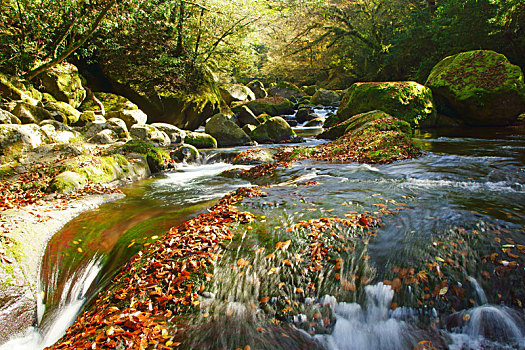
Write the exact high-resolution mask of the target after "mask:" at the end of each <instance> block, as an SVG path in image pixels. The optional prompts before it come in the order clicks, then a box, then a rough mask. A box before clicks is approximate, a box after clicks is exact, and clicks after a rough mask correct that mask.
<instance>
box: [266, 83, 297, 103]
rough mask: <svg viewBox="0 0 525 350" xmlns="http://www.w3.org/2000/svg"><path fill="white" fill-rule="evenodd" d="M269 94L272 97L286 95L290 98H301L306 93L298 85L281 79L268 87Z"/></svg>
mask: <svg viewBox="0 0 525 350" xmlns="http://www.w3.org/2000/svg"><path fill="white" fill-rule="evenodd" d="M268 95H269V96H271V97H284V98H286V99H288V100H290V99H292V97H294V98H296V99H297V98H300V97H303V96H305V95H306V94H305V93H304V92H303V91H302V90H301V89H300V88H299V87H297V85H295V84H292V83H289V82H287V81H281V82H279V83H277V84H275V85H274V86H272V87H270V88H269V89H268Z"/></svg>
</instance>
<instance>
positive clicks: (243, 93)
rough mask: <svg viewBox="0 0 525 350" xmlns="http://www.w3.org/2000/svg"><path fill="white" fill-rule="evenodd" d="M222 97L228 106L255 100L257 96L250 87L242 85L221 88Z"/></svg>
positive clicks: (226, 85)
mask: <svg viewBox="0 0 525 350" xmlns="http://www.w3.org/2000/svg"><path fill="white" fill-rule="evenodd" d="M219 90H220V92H221V96H222V98H223V99H224V102H226V104H228V105H230V104H231V103H232V102H237V101H241V102H243V101H252V100H255V94H254V93H253V91H252V90H250V88H249V87H247V86H244V85H241V84H225V85H222V86H221V87H220V88H219Z"/></svg>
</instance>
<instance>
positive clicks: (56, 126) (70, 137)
mask: <svg viewBox="0 0 525 350" xmlns="http://www.w3.org/2000/svg"><path fill="white" fill-rule="evenodd" d="M40 129H41V130H42V131H43V132H45V133H46V135H47V136H48V137H49V138H50V139H51V140H52V141H53V142H57V143H68V144H70V143H75V142H80V141H82V140H83V138H82V136H81V135H80V133H79V132H78V131H75V130H73V129H72V128H71V127H69V126H67V125H66V124H63V123H61V122H59V121H56V120H44V121H43V122H42V123H40Z"/></svg>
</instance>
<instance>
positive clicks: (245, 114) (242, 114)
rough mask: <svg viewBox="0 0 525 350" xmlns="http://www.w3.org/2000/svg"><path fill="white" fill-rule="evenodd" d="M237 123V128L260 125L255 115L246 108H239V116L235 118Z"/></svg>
mask: <svg viewBox="0 0 525 350" xmlns="http://www.w3.org/2000/svg"><path fill="white" fill-rule="evenodd" d="M237 122H238V124H239V126H241V127H243V126H244V125H247V124H251V125H259V124H261V123H260V122H259V121H258V120H257V117H256V116H255V114H253V112H252V111H251V110H250V108H248V107H247V106H241V108H240V111H239V115H238V116H237Z"/></svg>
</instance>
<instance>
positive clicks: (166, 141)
mask: <svg viewBox="0 0 525 350" xmlns="http://www.w3.org/2000/svg"><path fill="white" fill-rule="evenodd" d="M130 134H131V137H134V138H137V139H139V140H142V141H146V142H149V143H151V144H153V145H156V146H162V147H167V146H169V145H170V144H171V139H170V138H169V136H168V135H167V134H166V133H165V132H163V131H160V130H158V129H157V128H155V127H154V126H151V125H145V124H135V125H133V126H132V127H131V129H130Z"/></svg>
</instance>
